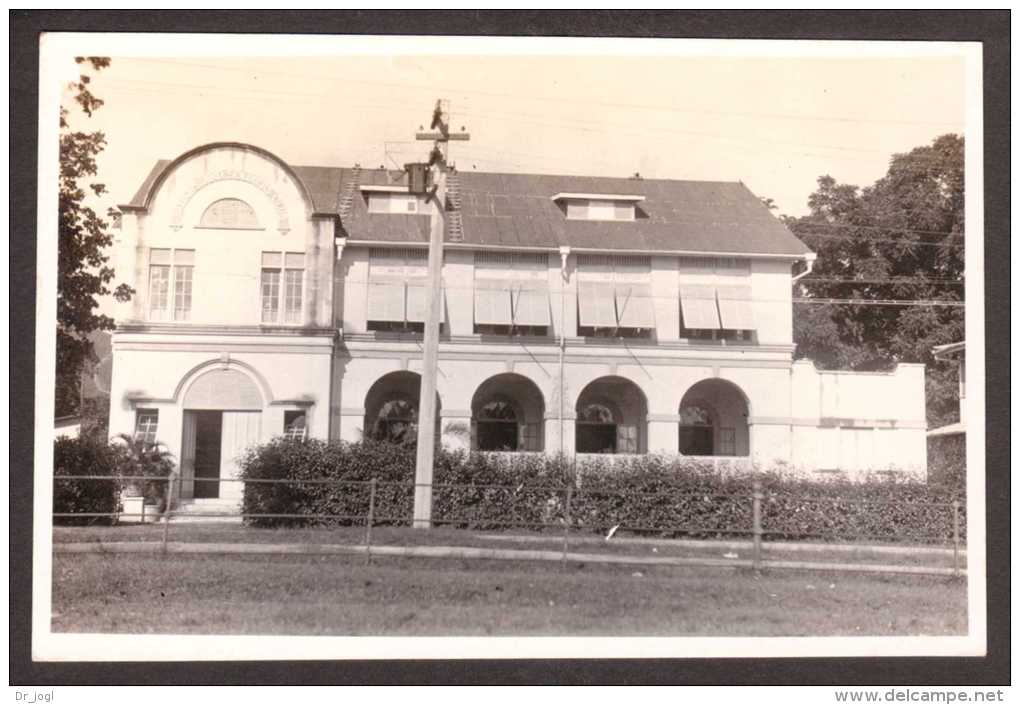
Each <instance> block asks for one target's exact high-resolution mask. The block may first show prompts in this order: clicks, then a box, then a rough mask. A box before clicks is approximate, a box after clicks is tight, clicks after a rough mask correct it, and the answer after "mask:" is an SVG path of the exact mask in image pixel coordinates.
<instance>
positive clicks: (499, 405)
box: [476, 401, 519, 451]
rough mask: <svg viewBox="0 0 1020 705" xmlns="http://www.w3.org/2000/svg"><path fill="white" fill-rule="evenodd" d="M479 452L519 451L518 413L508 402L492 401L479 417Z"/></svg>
mask: <svg viewBox="0 0 1020 705" xmlns="http://www.w3.org/2000/svg"><path fill="white" fill-rule="evenodd" d="M476 423H477V429H476V433H477V434H478V441H477V442H478V450H490V451H515V450H517V449H518V441H519V438H518V436H519V425H518V421H517V412H516V411H515V410H514V407H513V405H512V404H511V403H510V402H507V401H490V402H489V403H488V404H486V405H485V406H483V407H482V410H481V413H480V414H479V415H478V421H477V422H476Z"/></svg>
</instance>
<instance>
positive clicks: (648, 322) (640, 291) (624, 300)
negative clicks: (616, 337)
mask: <svg viewBox="0 0 1020 705" xmlns="http://www.w3.org/2000/svg"><path fill="white" fill-rule="evenodd" d="M616 310H617V312H618V313H619V316H620V327H621V328H654V327H655V311H654V308H653V306H652V290H651V287H649V286H648V285H647V284H617V285H616Z"/></svg>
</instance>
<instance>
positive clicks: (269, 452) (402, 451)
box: [241, 438, 414, 526]
mask: <svg viewBox="0 0 1020 705" xmlns="http://www.w3.org/2000/svg"><path fill="white" fill-rule="evenodd" d="M241 477H242V478H244V479H247V480H299V481H300V480H309V482H307V483H297V484H284V483H272V482H264V483H263V482H247V483H245V487H244V499H243V503H242V507H243V511H244V513H245V514H293V515H300V516H288V517H246V518H245V522H246V523H248V524H250V525H251V526H349V525H352V524H363V523H364V521H365V520H364V517H365V516H366V515H367V514H368V505H369V487H368V481H370V480H371V479H372V478H373V477H374V478H376V479H377V480H378V482H379V484H378V486H377V492H376V500H375V516H376V517H377V519H376V523H379V524H388V523H406V522H407V521H408V520H409V518H410V516H411V511H412V507H413V501H414V488H413V487H410V486H407V485H406V484H393V483H408V482H411V481H413V479H414V447H413V446H409V445H398V444H394V443H384V442H379V441H362V442H359V443H347V442H345V441H334V442H326V441H321V440H317V439H309V440H293V439H285V438H276V439H274V440H272V441H270V442H269V443H266V444H265V445H261V446H254V447H252V448H250V449H249V450H248V451H247V453H246V454H245V455H244V457H243V458H242V460H241ZM315 480H319V481H320V482H315ZM321 480H330V481H333V482H334V483H336V484H330V483H326V482H321ZM340 483H350V484H340ZM322 515H332V516H322Z"/></svg>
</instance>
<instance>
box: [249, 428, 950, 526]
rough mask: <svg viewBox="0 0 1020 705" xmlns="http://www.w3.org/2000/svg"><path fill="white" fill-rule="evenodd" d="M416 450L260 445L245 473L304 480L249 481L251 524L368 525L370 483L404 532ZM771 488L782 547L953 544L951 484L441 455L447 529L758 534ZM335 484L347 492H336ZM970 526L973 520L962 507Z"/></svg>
mask: <svg viewBox="0 0 1020 705" xmlns="http://www.w3.org/2000/svg"><path fill="white" fill-rule="evenodd" d="M414 465H415V451H414V447H413V446H410V445H395V444H392V443H385V442H376V441H363V442H359V443H347V442H341V441H337V442H324V441H319V440H308V441H288V440H284V439H277V440H274V441H272V442H270V443H268V444H266V445H263V446H257V447H254V448H251V449H250V450H249V451H248V453H247V454H246V456H245V457H244V458H243V461H242V476H243V477H244V478H246V479H252V480H298V481H301V480H306V481H308V482H306V483H303V484H302V483H300V482H299V483H297V484H279V483H253V482H249V483H247V484H246V485H245V493H244V512H245V513H246V514H275V515H281V514H282V515H298V516H288V517H249V518H248V519H247V520H246V521H247V522H248V523H249V524H250V525H253V526H308V525H317V526H335V525H362V524H364V523H365V517H366V515H367V514H368V510H369V494H370V491H369V485H368V482H369V481H370V480H371V479H372V478H375V479H376V480H377V483H378V484H377V490H376V496H375V506H374V517H375V522H376V523H377V524H383V525H385V524H404V525H406V524H408V523H409V522H410V519H411V516H412V507H413V498H414V488H413V486H412V483H413V481H414ZM755 478H758V479H759V480H760V481H761V486H762V490H763V493H764V496H765V499H764V501H763V504H762V524H763V530H764V531H765V533H766V536H767V537H768V538H772V539H795V538H796V539H810V538H825V539H828V540H844V541H850V540H857V539H870V540H888V541H910V542H936V541H949V540H951V539H952V530H953V517H952V509H951V507H950V506H949V503H950V502H952V500H953V498H954V495H953V494H952V493H951V491H950V490H947V489H946V488H941V487H936V486H931V485H926V484H923V483H919V482H910V481H896V480H892V479H888V478H883V479H879V480H875V481H868V482H849V481H845V480H834V481H828V482H824V483H819V482H811V481H808V480H804V479H798V478H796V477H791V476H789V475H784V474H783V473H780V472H758V473H754V474H752V473H747V472H745V473H737V472H727V473H723V474H720V473H719V472H717V471H715V470H714V469H713V468H712V467H711V466H709V465H706V464H704V463H699V462H697V461H692V460H690V459H684V458H666V457H661V456H654V455H645V456H633V457H626V458H622V457H614V458H612V459H610V460H606V461H598V460H589V461H585V462H584V463H578V464H574V463H571V462H568V461H564V460H562V459H560V458H556V457H550V456H544V455H540V454H536V455H530V454H529V455H523V454H522V455H502V454H484V453H465V452H450V451H446V450H443V449H437V450H436V461H435V471H434V478H433V483H434V485H436V486H435V487H434V489H433V521H435V522H436V523H437V524H439V525H443V526H455V527H459V528H468V529H480V530H494V529H505V528H506V529H508V528H514V527H516V528H518V529H520V528H532V529H537V530H543V529H544V530H549V531H561V530H562V527H563V525H564V522H565V519H566V516H567V507H566V501H567V488H570V521H571V524H572V526H573V527H574V530H576V531H586V532H592V533H604V532H606V531H608V530H609V529H610V528H611V527H614V526H618V525H619V527H620V528H619V530H620V531H632V532H636V533H643V534H646V535H660V536H687V537H728V536H746V535H749V534H750V533H751V526H752V503H751V493H752V491H753V482H754V479H755ZM322 479H330V480H336V481H342V482H345V483H350V484H327V483H322V482H318V483H316V482H313V480H322ZM960 522H961V530H962V526H963V525H964V522H965V517H964V515H963V512H962V509H961V512H960Z"/></svg>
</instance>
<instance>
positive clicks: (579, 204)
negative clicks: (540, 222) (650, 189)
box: [552, 193, 645, 221]
mask: <svg viewBox="0 0 1020 705" xmlns="http://www.w3.org/2000/svg"><path fill="white" fill-rule="evenodd" d="M552 200H553V201H555V202H556V203H558V204H560V205H561V207H564V208H565V209H566V214H567V220H617V221H627V220H634V219H635V218H636V217H637V204H638V203H640V202H641V201H643V200H645V197H644V196H635V195H625V194H618V193H557V194H556V195H555V196H553V197H552Z"/></svg>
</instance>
